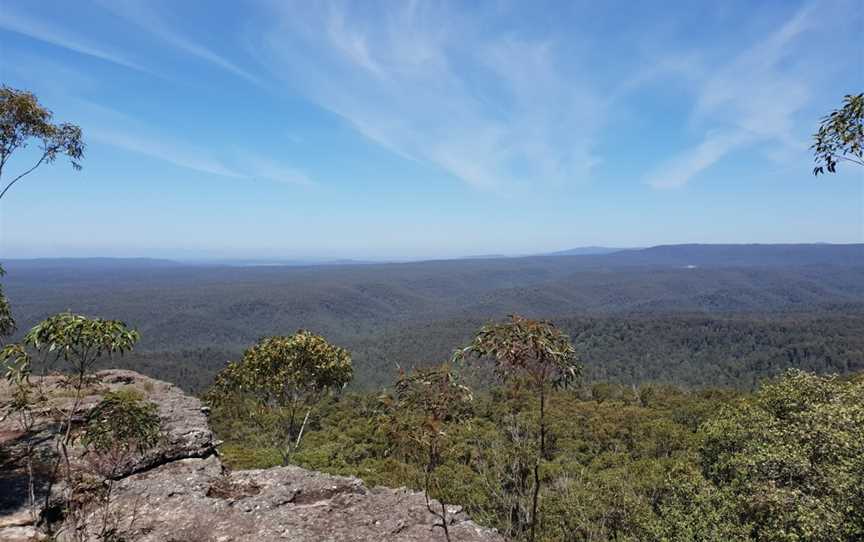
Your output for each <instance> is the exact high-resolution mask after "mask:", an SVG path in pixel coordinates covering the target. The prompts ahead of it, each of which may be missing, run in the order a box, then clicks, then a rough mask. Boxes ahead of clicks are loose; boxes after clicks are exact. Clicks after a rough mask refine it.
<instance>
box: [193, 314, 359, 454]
mask: <svg viewBox="0 0 864 542" xmlns="http://www.w3.org/2000/svg"><path fill="white" fill-rule="evenodd" d="M352 376H353V369H352V367H351V355H350V354H349V353H348V351H347V350H345V349H343V348H340V347H338V346H334V345H332V344H330V343H328V342H327V341H326V340H325V339H324V338H323V337H321V336H320V335H315V334H314V333H312V332H309V331H306V330H300V331H298V332H297V333H295V334H294V335H291V336H288V337H286V336H277V337H266V338H264V339H261V341H259V342H258V344H256V345H254V346H252V347H251V348H249V349H248V350H246V352H245V353H244V354H243V358H242V359H241V360H240V361H239V362H230V363H229V364H228V365H227V367H225V368H224V369H223V370H222V371H221V372H220V373H219V374H218V375H217V376H216V380H215V382H214V384H213V387H212V388H211V389H210V390H209V391H208V393H207V397H208V400H209V401H210V402H211V403H213V404H215V405H217V406H220V405H226V404H229V403H232V402H233V403H234V404H235V405H236V404H238V402H239V404H240V408H241V411H242V412H243V414H245V416H246V417H247V418H248V419H250V420H251V421H252V422H253V423H255V424H257V425H258V426H259V428H260V429H261V430H262V431H263V432H265V433H266V434H267V435H268V436H270V437H271V439H272V440H273V441H274V444H276V445H278V447H279V448H280V453H281V454H282V462H283V464H288V463H289V461H290V459H291V455H292V454H293V452H294V451H296V450H297V448H299V447H300V443H301V441H302V439H303V432H304V430H305V429H306V425H307V423H308V421H309V415H310V414H311V412H312V408H313V407H314V405H315V404H316V403H318V401H320V400H321V399H322V398H323V397H324V396H325V395H327V394H328V393H331V392H333V391H337V390H341V389H342V388H344V386H345V385H346V384H347V383H348V382H350V380H351V378H352ZM247 404H249V405H250V407H251V408H246V406H245V405H247ZM304 411H305V415H302V422H301V414H302V413H303V412H304Z"/></svg>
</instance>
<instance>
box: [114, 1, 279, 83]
mask: <svg viewBox="0 0 864 542" xmlns="http://www.w3.org/2000/svg"><path fill="white" fill-rule="evenodd" d="M99 3H100V4H101V5H102V6H103V7H104V8H105V9H107V10H108V11H110V12H111V13H113V14H115V15H117V16H118V17H121V18H123V19H125V20H127V21H129V22H131V23H133V24H135V25H137V26H139V27H140V28H143V29H144V30H146V31H148V32H150V33H151V34H153V35H154V36H156V37H157V38H159V39H161V40H162V41H164V42H165V43H167V44H168V45H170V46H172V47H174V48H176V49H178V50H180V51H182V52H184V53H186V54H189V55H191V56H194V57H197V58H200V59H202V60H204V61H206V62H209V63H210V64H213V65H214V66H217V67H218V68H221V69H223V70H225V71H227V72H229V73H232V74H234V75H236V76H238V77H240V78H242V79H245V80H247V81H249V82H251V83H254V84H256V85H259V86H262V82H261V79H260V78H258V77H257V76H255V75H253V74H252V73H250V72H249V71H247V70H245V69H243V68H241V67H239V66H238V65H237V64H235V63H233V62H231V61H230V60H228V59H227V58H225V57H224V56H221V55H219V54H217V53H215V52H214V51H212V50H211V49H208V48H207V47H205V46H203V45H202V44H200V43H197V42H195V41H194V40H192V39H190V38H188V37H186V36H184V35H183V34H181V33H179V32H177V31H176V30H174V29H173V28H171V27H170V26H169V25H168V24H166V23H165V21H164V19H163V18H162V17H160V15H159V14H158V13H156V11H154V10H153V9H152V3H143V2H138V1H135V0H111V1H101V0H100V2H99Z"/></svg>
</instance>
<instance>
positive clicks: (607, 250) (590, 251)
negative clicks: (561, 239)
mask: <svg viewBox="0 0 864 542" xmlns="http://www.w3.org/2000/svg"><path fill="white" fill-rule="evenodd" d="M622 250H632V249H626V248H613V247H576V248H571V249H568V250H559V251H557V252H550V253H549V254H546V256H596V255H600V254H612V253H613V252H621V251H622Z"/></svg>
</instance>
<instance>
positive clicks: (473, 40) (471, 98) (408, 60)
mask: <svg viewBox="0 0 864 542" xmlns="http://www.w3.org/2000/svg"><path fill="white" fill-rule="evenodd" d="M271 7H272V10H273V12H272V13H271V14H268V15H267V17H266V18H263V23H262V24H263V25H264V28H263V29H262V30H261V31H260V32H258V35H259V36H260V39H259V40H258V41H257V43H256V46H255V49H254V51H253V52H254V54H255V56H256V57H258V58H261V59H263V60H264V62H265V63H266V64H267V66H268V67H269V69H270V71H271V73H272V74H273V76H275V77H276V78H278V79H279V80H281V81H283V82H285V83H286V84H287V85H289V87H290V88H291V89H293V90H295V91H299V92H300V93H302V94H303V95H305V96H306V97H307V98H308V99H310V100H312V101H314V102H316V103H318V104H319V105H320V106H322V107H324V108H326V109H328V110H330V111H333V112H334V113H336V114H337V115H339V116H341V117H343V118H344V119H345V120H346V121H347V122H348V123H350V124H351V125H352V126H353V127H354V128H356V129H357V130H358V131H359V132H361V133H362V134H363V135H365V136H366V137H367V138H369V139H370V140H372V141H375V142H377V143H379V144H380V145H382V146H384V147H385V148H387V149H389V150H391V151H393V152H395V153H397V154H399V155H401V156H404V157H407V158H410V159H413V160H417V161H421V162H425V163H429V164H432V165H434V166H437V167H438V168H441V169H443V170H445V171H447V172H449V173H450V174H452V175H453V176H455V177H458V178H459V179H462V180H463V181H466V182H468V183H470V184H471V185H473V186H476V187H482V188H491V189H501V188H503V189H506V187H508V186H510V185H514V184H533V183H538V182H542V183H566V182H571V181H580V180H584V179H585V178H586V177H587V176H588V175H589V173H590V171H591V168H592V167H593V165H594V164H595V163H596V162H597V158H596V157H595V156H594V153H593V150H592V144H593V139H594V136H595V134H596V130H597V129H598V127H599V126H600V124H601V123H602V118H603V108H604V107H605V103H604V101H603V100H602V99H600V97H599V96H598V93H596V92H595V91H594V90H593V89H591V88H589V87H588V85H580V83H579V82H578V80H577V79H574V78H573V77H571V76H572V75H573V71H574V70H577V71H578V69H579V67H578V66H576V65H574V64H573V63H572V62H565V61H564V58H563V56H564V55H563V54H562V53H561V51H559V49H558V43H557V41H556V40H555V39H554V38H552V37H544V38H543V39H542V40H539V39H528V38H524V37H523V38H516V37H512V36H510V35H493V34H489V33H488V32H484V31H483V28H482V24H481V20H480V19H481V18H482V17H478V16H477V15H476V14H475V16H474V18H471V17H469V16H468V15H467V14H466V10H455V9H454V10H449V9H448V8H447V6H445V5H443V4H427V3H418V2H407V3H401V4H387V5H386V6H383V7H382V6H379V5H374V6H373V5H371V4H364V5H363V6H362V7H360V6H359V5H348V4H342V3H315V4H311V3H308V4H291V5H290V6H285V5H284V4H282V3H274V4H272V5H271Z"/></svg>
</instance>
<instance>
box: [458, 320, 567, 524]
mask: <svg viewBox="0 0 864 542" xmlns="http://www.w3.org/2000/svg"><path fill="white" fill-rule="evenodd" d="M466 357H475V358H479V359H482V360H490V361H491V362H492V363H494V372H495V374H496V375H497V376H498V378H499V379H500V380H501V381H503V382H504V383H505V384H507V385H509V386H511V387H513V388H514V389H519V388H522V387H526V388H528V389H529V390H531V391H532V392H533V393H535V394H536V397H537V400H538V402H539V410H540V415H539V420H538V425H539V431H538V434H537V452H536V456H535V458H534V469H533V471H534V472H533V474H534V485H533V488H532V492H531V516H530V518H528V525H529V526H530V540H532V541H533V540H534V538H535V533H536V531H537V523H538V506H539V497H540V465H541V462H542V461H543V460H544V459H546V458H547V456H548V454H549V450H548V449H547V436H548V435H547V431H548V428H547V425H546V401H547V398H548V395H549V393H550V392H551V391H552V390H554V389H563V388H567V387H569V386H571V385H572V384H574V383H575V382H576V381H577V380H578V378H579V377H580V375H581V366H580V365H579V363H578V362H577V360H576V350H575V348H574V347H573V345H572V344H571V342H570V338H569V337H568V336H567V335H566V334H564V333H562V332H561V331H560V330H558V329H557V328H555V326H554V325H553V324H551V323H550V322H544V321H537V320H530V319H527V318H523V317H521V316H516V315H513V316H511V317H510V319H509V320H508V321H506V322H503V323H497V324H490V325H486V326H484V327H482V328H481V329H480V332H479V333H478V334H477V336H476V337H475V338H474V341H473V342H472V343H471V344H470V345H468V346H466V347H465V348H463V349H461V350H458V351H457V352H456V354H455V356H454V359H455V360H457V361H458V360H461V359H464V358H466Z"/></svg>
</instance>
